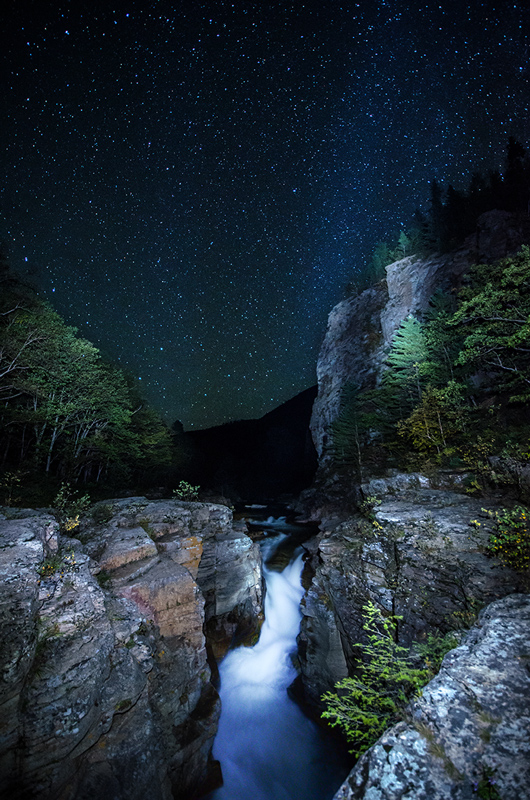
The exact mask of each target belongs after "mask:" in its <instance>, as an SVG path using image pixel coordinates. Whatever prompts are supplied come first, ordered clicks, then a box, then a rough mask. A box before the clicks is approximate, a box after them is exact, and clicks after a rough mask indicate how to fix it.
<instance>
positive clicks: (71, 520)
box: [53, 482, 90, 533]
mask: <svg viewBox="0 0 530 800" xmlns="http://www.w3.org/2000/svg"><path fill="white" fill-rule="evenodd" d="M53 507H54V509H55V513H56V514H57V518H58V520H59V525H60V526H61V531H62V532H63V533H71V532H72V531H73V530H75V529H76V528H77V527H79V517H80V516H82V515H84V514H85V513H86V512H87V510H88V508H89V507H90V497H89V495H88V494H85V495H83V496H80V494H79V492H76V491H73V490H72V488H71V486H70V484H69V483H66V482H65V483H62V484H61V488H60V489H59V491H58V493H57V495H56V497H55V499H54V501H53Z"/></svg>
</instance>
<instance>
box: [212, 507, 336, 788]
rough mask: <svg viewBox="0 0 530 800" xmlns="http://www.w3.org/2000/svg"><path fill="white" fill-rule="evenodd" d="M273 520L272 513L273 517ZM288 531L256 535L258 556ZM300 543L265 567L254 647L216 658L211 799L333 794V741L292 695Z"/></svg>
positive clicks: (269, 554) (271, 548)
mask: <svg viewBox="0 0 530 800" xmlns="http://www.w3.org/2000/svg"><path fill="white" fill-rule="evenodd" d="M271 527H272V528H273V529H274V527H276V528H278V527H282V526H278V525H276V526H274V521H273V522H272V523H271ZM289 538H290V537H289V536H288V535H286V534H281V533H280V534H277V535H273V536H269V538H267V539H265V540H264V541H263V542H262V545H261V546H262V552H263V560H264V564H266V563H267V561H268V560H270V558H271V557H272V556H273V554H274V553H275V551H276V550H277V549H278V547H279V546H282V545H283V546H284V547H286V549H287V550H289V544H290V542H289ZM302 567H303V564H302V549H301V548H297V549H296V550H295V551H294V555H293V557H292V558H291V561H290V562H289V563H288V564H287V566H286V567H285V568H284V569H283V571H281V572H278V571H276V570H275V569H269V568H267V566H265V567H264V574H265V580H266V584H267V593H266V598H265V622H264V623H263V627H262V629H261V634H260V638H259V641H258V643H257V644H256V645H255V646H254V647H238V648H236V649H235V650H232V651H230V652H229V653H228V654H227V655H226V657H225V658H224V660H223V661H222V662H221V664H220V668H219V671H220V680H221V686H220V695H221V702H222V711H221V718H220V721H219V730H218V733H217V736H216V739H215V743H214V748H213V755H214V757H215V758H216V759H218V760H219V761H220V763H221V768H222V772H223V779H224V784H223V786H222V787H221V788H219V789H217V790H216V791H214V792H213V793H212V794H211V795H209V800H331V798H332V797H333V795H334V794H335V792H336V791H337V789H338V788H339V786H340V784H341V783H342V781H343V779H344V778H345V776H346V774H347V766H346V764H345V759H344V756H343V754H341V753H339V752H338V748H337V745H336V742H334V741H332V740H331V738H330V737H329V736H328V735H327V734H326V733H325V732H323V731H322V730H321V729H320V728H319V727H317V725H316V724H315V723H314V722H313V721H312V720H310V719H309V718H308V717H307V716H306V715H305V714H304V713H303V712H302V711H301V709H300V708H299V706H298V705H297V704H296V703H294V702H293V701H292V700H291V698H290V697H289V695H288V693H287V689H288V687H289V686H290V684H291V683H292V682H293V680H294V679H295V678H296V670H295V668H294V666H293V662H292V656H293V654H294V653H295V652H296V637H297V634H298V631H299V628H300V619H301V613H300V600H301V599H302V595H303V593H304V590H303V588H302V586H301V580H300V579H301V573H302Z"/></svg>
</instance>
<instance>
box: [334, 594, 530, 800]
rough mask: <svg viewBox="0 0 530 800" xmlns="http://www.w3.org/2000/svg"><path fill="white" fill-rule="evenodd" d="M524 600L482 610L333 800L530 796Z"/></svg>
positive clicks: (529, 631)
mask: <svg viewBox="0 0 530 800" xmlns="http://www.w3.org/2000/svg"><path fill="white" fill-rule="evenodd" d="M529 654H530V596H529V595H522V594H514V595H510V596H508V597H505V598H503V599H501V600H497V601H495V602H494V603H491V604H490V605H488V606H487V607H486V608H485V609H483V611H482V612H481V613H480V615H479V618H478V621H477V623H476V624H475V625H474V626H473V628H472V629H471V631H470V633H469V634H468V635H467V637H466V638H465V640H464V641H463V642H462V644H461V645H460V646H459V647H457V648H456V649H455V650H452V651H451V652H449V653H448V654H447V655H446V656H445V658H444V661H443V663H442V667H441V669H440V672H439V673H438V675H437V676H436V677H435V678H434V679H433V680H432V681H431V682H430V683H429V684H428V685H427V686H426V687H425V688H424V689H423V693H422V696H421V698H419V699H418V700H417V701H415V702H414V704H413V706H412V708H411V710H410V714H411V716H410V719H409V721H404V722H401V723H399V724H398V725H396V726H394V727H393V728H391V729H390V730H388V731H386V733H385V734H384V735H383V736H382V737H381V738H380V739H379V740H378V742H377V743H376V744H375V745H374V746H373V747H371V748H370V749H369V750H368V751H367V752H366V753H364V754H363V756H362V757H361V758H360V760H359V761H358V762H357V764H356V765H355V767H354V769H353V770H352V772H351V773H350V775H349V776H348V778H347V780H346V781H345V783H344V784H343V785H342V786H341V788H340V789H339V791H338V792H337V793H336V795H335V798H334V800H353V799H354V798H355V800H362V799H363V798H366V800H368V798H369V799H370V800H402V799H404V798H407V800H433V799H434V798H435V799H436V800H471V798H473V797H490V798H502V800H527V799H528V798H529V797H530V672H529V666H528V664H529V658H530V656H529Z"/></svg>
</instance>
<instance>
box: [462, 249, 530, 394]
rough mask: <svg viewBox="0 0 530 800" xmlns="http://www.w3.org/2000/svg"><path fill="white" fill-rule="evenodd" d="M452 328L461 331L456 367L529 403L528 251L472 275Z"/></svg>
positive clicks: (484, 387) (484, 266)
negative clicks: (477, 373)
mask: <svg viewBox="0 0 530 800" xmlns="http://www.w3.org/2000/svg"><path fill="white" fill-rule="evenodd" d="M472 277H473V283H472V284H471V286H470V287H469V288H468V289H466V290H465V292H463V293H462V298H463V299H462V302H461V304H460V307H459V309H458V311H457V312H456V313H455V315H454V317H453V318H452V320H451V322H450V324H451V325H454V326H457V327H459V328H460V330H461V333H462V335H463V346H462V350H461V352H460V354H459V356H458V359H457V363H458V364H461V365H464V366H465V367H466V368H467V369H468V370H470V369H473V370H474V371H475V372H480V374H481V386H482V389H483V390H485V389H489V390H490V391H496V392H503V393H507V394H509V396H510V399H511V400H512V401H515V400H520V401H527V400H528V399H530V248H529V247H528V246H527V245H525V246H524V247H523V248H522V249H521V251H520V252H519V253H518V254H517V255H515V256H513V257H510V258H506V259H503V260H502V261H498V262H496V263H494V264H487V265H484V264H482V265H479V266H478V267H476V268H475V269H474V270H473V274H472Z"/></svg>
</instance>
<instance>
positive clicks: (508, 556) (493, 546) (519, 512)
mask: <svg viewBox="0 0 530 800" xmlns="http://www.w3.org/2000/svg"><path fill="white" fill-rule="evenodd" d="M482 510H483V511H485V512H486V514H488V516H489V517H490V518H491V519H492V520H493V521H494V524H495V529H496V530H495V533H493V534H492V535H491V536H490V538H489V547H488V553H489V554H490V555H492V556H496V557H497V558H498V559H499V561H500V562H501V563H502V564H504V566H506V567H509V568H510V569H513V570H515V571H516V572H528V569H529V567H530V525H529V518H530V511H528V509H527V508H525V507H524V506H515V508H512V509H507V508H503V509H501V510H500V511H488V509H485V508H483V509H482Z"/></svg>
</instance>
